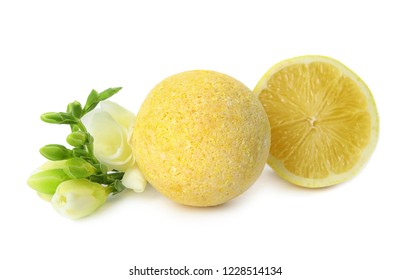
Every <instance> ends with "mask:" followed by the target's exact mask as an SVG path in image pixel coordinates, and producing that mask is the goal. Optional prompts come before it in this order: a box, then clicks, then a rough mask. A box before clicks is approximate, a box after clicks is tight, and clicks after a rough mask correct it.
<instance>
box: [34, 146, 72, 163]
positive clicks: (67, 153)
mask: <svg viewBox="0 0 411 280" xmlns="http://www.w3.org/2000/svg"><path fill="white" fill-rule="evenodd" d="M40 154H42V156H44V157H45V158H47V159H49V160H63V159H68V158H71V157H73V152H72V151H71V150H69V149H67V148H66V147H64V146H63V145H59V144H50V145H46V146H44V147H42V148H41V149H40Z"/></svg>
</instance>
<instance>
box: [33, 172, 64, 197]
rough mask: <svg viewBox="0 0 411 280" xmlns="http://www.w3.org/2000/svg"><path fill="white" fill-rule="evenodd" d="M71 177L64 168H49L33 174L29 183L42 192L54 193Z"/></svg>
mask: <svg viewBox="0 0 411 280" xmlns="http://www.w3.org/2000/svg"><path fill="white" fill-rule="evenodd" d="M69 179H70V177H69V176H67V174H66V173H65V172H64V171H63V170H62V169H47V170H42V171H39V172H37V173H34V174H33V175H31V176H30V178H29V179H28V180H27V184H28V185H29V186H30V187H31V188H32V189H34V190H36V191H38V192H40V193H45V194H54V193H55V192H56V189H57V187H58V186H59V185H60V183H62V182H64V181H66V180H69Z"/></svg>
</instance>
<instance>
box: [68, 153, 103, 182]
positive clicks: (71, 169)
mask: <svg viewBox="0 0 411 280" xmlns="http://www.w3.org/2000/svg"><path fill="white" fill-rule="evenodd" d="M64 172H65V173H66V174H67V175H68V176H70V177H71V178H77V179H81V178H87V177H89V176H90V175H93V174H94V173H96V168H95V167H94V166H93V165H91V164H90V163H88V162H87V161H86V160H84V159H82V158H71V159H68V160H67V161H66V164H65V166H64Z"/></svg>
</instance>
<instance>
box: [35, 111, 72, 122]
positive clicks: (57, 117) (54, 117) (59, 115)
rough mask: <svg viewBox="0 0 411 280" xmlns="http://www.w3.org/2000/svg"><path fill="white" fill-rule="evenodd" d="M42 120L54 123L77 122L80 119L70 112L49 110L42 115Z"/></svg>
mask: <svg viewBox="0 0 411 280" xmlns="http://www.w3.org/2000/svg"><path fill="white" fill-rule="evenodd" d="M40 118H41V120H42V121H43V122H46V123H53V124H77V123H78V121H79V119H78V118H76V117H74V116H73V115H71V114H69V113H64V112H49V113H44V114H42V115H41V116H40Z"/></svg>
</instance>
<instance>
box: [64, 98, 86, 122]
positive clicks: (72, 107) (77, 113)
mask: <svg viewBox="0 0 411 280" xmlns="http://www.w3.org/2000/svg"><path fill="white" fill-rule="evenodd" d="M82 110H83V108H81V104H80V102H78V101H74V102H71V103H69V104H68V105H67V113H69V114H71V115H72V116H74V117H76V118H79V119H80V118H81V114H82Z"/></svg>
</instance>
